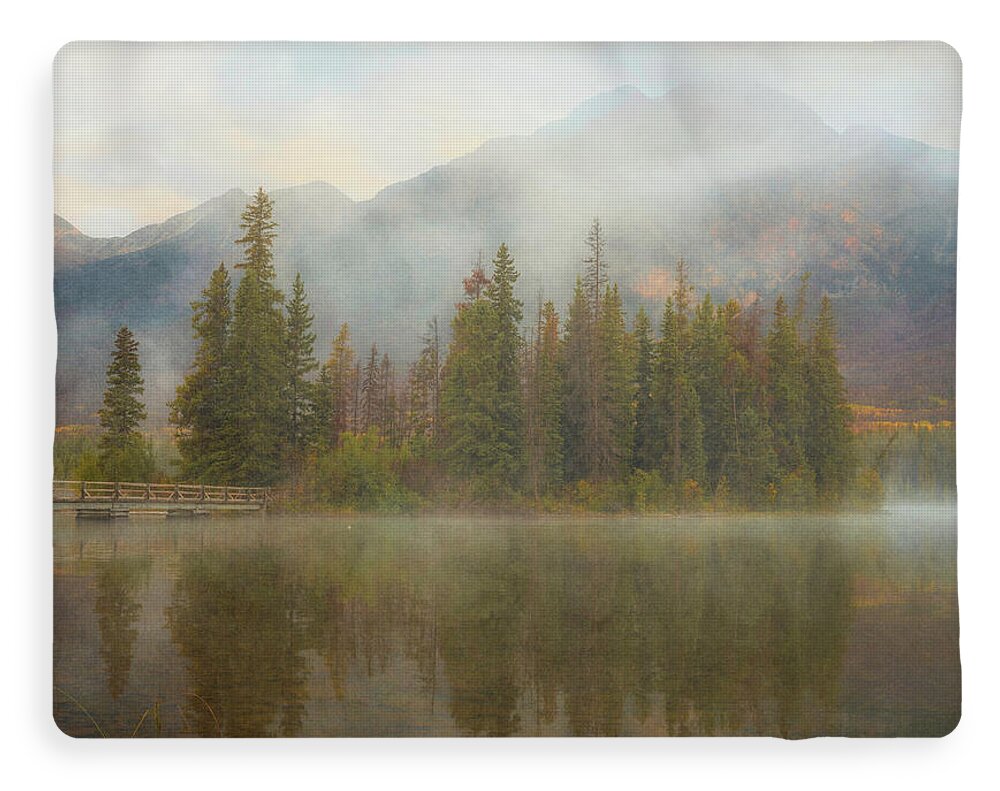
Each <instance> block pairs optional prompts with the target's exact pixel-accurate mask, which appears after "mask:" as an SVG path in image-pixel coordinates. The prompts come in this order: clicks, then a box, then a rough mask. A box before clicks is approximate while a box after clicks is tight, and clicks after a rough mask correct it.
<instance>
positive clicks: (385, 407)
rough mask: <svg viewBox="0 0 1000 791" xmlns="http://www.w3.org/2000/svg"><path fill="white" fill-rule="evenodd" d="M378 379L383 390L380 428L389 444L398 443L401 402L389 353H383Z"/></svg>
mask: <svg viewBox="0 0 1000 791" xmlns="http://www.w3.org/2000/svg"><path fill="white" fill-rule="evenodd" d="M378 381H379V388H380V390H381V393H380V395H379V417H378V424H379V430H380V431H381V433H382V436H383V437H385V438H386V439H387V440H388V441H389V444H391V445H398V444H399V441H400V436H399V427H400V423H399V415H398V414H397V412H398V408H399V404H398V399H397V397H396V374H395V369H394V368H393V366H392V360H390V359H389V355H388V353H386V354H383V355H382V363H381V365H380V366H379V378H378Z"/></svg>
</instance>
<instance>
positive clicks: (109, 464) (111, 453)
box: [98, 327, 153, 481]
mask: <svg viewBox="0 0 1000 791" xmlns="http://www.w3.org/2000/svg"><path fill="white" fill-rule="evenodd" d="M143 391H144V384H143V380H142V365H141V364H140V362H139V342H138V341H137V340H136V339H135V336H134V335H133V334H132V332H131V330H129V328H128V327H121V328H120V329H119V330H118V332H117V333H116V335H115V348H114V352H113V353H112V355H111V364H110V365H109V366H108V372H107V388H106V389H105V391H104V406H103V407H102V408H101V409H100V410H99V411H98V417H99V419H100V425H101V428H102V430H103V431H102V433H101V437H100V439H99V440H98V447H99V450H100V454H99V463H100V467H101V471H102V473H103V474H104V475H105V476H106V477H108V478H110V479H112V480H115V481H120V480H139V481H142V480H148V478H149V476H150V475H151V474H152V472H153V469H152V467H153V465H152V458H151V454H150V452H149V449H148V446H147V445H146V443H145V441H144V440H143V437H142V434H141V433H140V432H139V425H140V424H141V423H142V421H143V420H145V419H146V407H145V405H144V404H143V403H142V401H140V400H139V397H140V396H141V395H142V394H143Z"/></svg>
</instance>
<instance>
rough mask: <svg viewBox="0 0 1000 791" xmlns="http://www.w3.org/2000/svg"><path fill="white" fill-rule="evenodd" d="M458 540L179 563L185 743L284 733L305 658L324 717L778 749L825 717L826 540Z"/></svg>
mask: <svg viewBox="0 0 1000 791" xmlns="http://www.w3.org/2000/svg"><path fill="white" fill-rule="evenodd" d="M452 530H455V529H454V528H452ZM457 531H458V532H449V531H448V530H444V531H442V532H430V533H426V534H423V535H422V536H405V537H404V536H400V535H399V534H394V537H393V539H392V540H384V537H380V536H379V533H378V532H377V531H376V529H373V531H372V532H370V533H368V534H362V532H361V531H357V532H356V533H355V534H344V533H341V534H336V535H333V534H330V535H325V536H323V537H321V538H319V537H316V538H313V539H312V540H313V543H312V544H310V545H309V552H304V553H289V552H287V551H285V550H282V549H277V548H273V547H270V548H269V547H267V546H266V545H265V546H257V547H253V548H246V547H237V548H232V549H221V548H213V547H211V546H208V547H205V548H203V549H201V551H199V552H197V553H192V554H189V555H185V556H183V557H182V560H181V562H180V566H179V576H178V578H177V580H176V585H175V594H174V601H173V605H172V606H171V607H170V608H169V612H168V623H169V627H170V630H171V634H172V637H173V640H174V642H175V644H176V645H177V646H178V648H179V650H180V652H181V654H182V655H183V656H184V658H185V660H186V662H187V668H188V678H189V684H190V689H189V690H188V693H189V694H188V695H187V697H186V700H185V702H184V712H185V720H186V722H187V723H188V728H189V730H190V732H192V733H196V734H200V735H215V734H220V733H221V734H223V735H230V736H256V735H296V734H299V733H301V732H302V731H303V728H304V719H305V711H306V703H307V685H306V666H307V660H306V656H307V655H308V654H309V653H310V652H314V653H315V655H316V656H317V658H318V659H320V660H321V661H322V666H324V667H325V670H326V672H325V674H324V683H326V684H327V685H328V686H327V687H326V689H327V690H328V692H324V693H323V694H324V695H325V696H326V699H327V704H325V705H328V706H332V707H333V709H329V711H334V712H337V711H347V709H346V708H340V707H348V706H354V707H357V706H358V705H361V706H366V705H369V702H370V701H374V700H375V699H376V697H378V696H384V695H385V694H386V690H387V689H388V687H387V684H389V685H390V686H391V687H392V688H393V689H394V690H395V689H399V688H402V690H403V691H402V693H399V692H394V693H393V694H403V695H404V698H403V699H402V700H403V701H404V702H403V703H399V702H398V700H397V699H395V698H394V701H397V702H396V703H394V705H405V706H408V707H409V708H408V710H409V711H410V712H411V713H412V714H408V715H407V716H413V717H415V718H416V722H417V723H420V722H421V721H422V719H423V718H425V717H426V718H428V719H427V722H428V723H431V722H433V721H434V720H433V717H434V712H435V707H436V704H437V703H438V702H439V701H440V703H441V704H442V705H443V706H445V707H446V709H447V712H448V714H449V715H450V717H451V720H452V723H453V724H454V727H455V728H456V729H457V731H458V732H459V733H463V734H467V735H481V736H508V735H514V734H535V733H539V734H540V733H568V734H574V735H593V736H598V735H600V736H612V735H623V734H635V733H657V734H713V733H719V734H741V733H742V734H775V735H783V736H793V737H794V736H803V735H809V734H812V733H818V732H822V729H823V728H824V727H827V726H828V725H829V722H828V716H827V715H828V714H829V716H832V714H830V713H832V712H836V711H837V710H838V706H839V698H840V687H839V685H840V676H841V668H842V666H843V661H844V654H845V651H846V645H847V636H848V632H849V629H850V626H851V619H852V610H851V590H852V587H851V585H852V583H851V580H852V576H853V574H854V571H853V567H852V564H853V563H854V560H853V559H852V558H853V556H852V555H850V554H849V553H847V552H845V550H844V547H843V545H842V543H841V542H840V541H839V540H838V539H837V538H836V536H835V535H833V534H831V533H827V532H823V531H815V532H812V533H809V532H805V533H802V534H790V533H782V532H776V531H767V532H762V533H760V534H750V533H747V532H746V531H738V530H732V531H729V530H725V529H719V530H714V531H711V532H708V533H698V532H697V531H695V530H690V529H684V530H677V531H666V530H663V531H660V530H657V531H647V532H644V533H641V532H637V531H627V530H623V531H619V532H617V533H616V532H613V531H598V530H593V529H587V528H573V527H565V526H563V527H555V528H535V529H530V530H528V529H525V530H520V529H517V528H513V527H511V528H509V529H505V530H503V531H491V532H482V531H473V530H471V529H465V528H458V529H457ZM276 543H280V542H276ZM119 612H120V613H121V615H120V616H119V621H121V620H122V619H123V618H125V616H126V615H128V617H134V614H132V615H129V613H133V611H132V610H130V609H129V607H128V606H127V605H122V606H121V609H120V610H119ZM111 623H112V621H111V620H109V621H108V624H111ZM103 628H104V627H103V626H102V629H103ZM109 628H110V627H109ZM120 628H125V627H120ZM132 639H133V640H134V637H133V638H132ZM118 643H119V644H120V643H121V641H118ZM112 666H114V667H117V666H118V665H113V664H112V663H111V662H110V661H109V667H112ZM126 670H127V665H126ZM318 689H322V688H321V687H320V688H318ZM356 710H357V709H356V708H355V711H356ZM332 716H335V717H337V716H339V715H336V714H334V715H332ZM371 716H372V717H373V718H376V717H381V718H388V717H391V716H392V715H391V712H388V711H386V710H378V711H377V712H376V711H375V710H373V711H372V713H371ZM326 727H327V730H328V731H329V729H330V728H332V727H333V725H332V724H331V725H328V726H326ZM338 727H340V726H338ZM418 727H419V725H418Z"/></svg>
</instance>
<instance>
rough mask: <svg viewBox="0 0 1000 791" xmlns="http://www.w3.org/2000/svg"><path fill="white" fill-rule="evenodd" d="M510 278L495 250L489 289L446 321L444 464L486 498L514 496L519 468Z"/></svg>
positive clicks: (517, 311)
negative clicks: (449, 328) (449, 323)
mask: <svg viewBox="0 0 1000 791" xmlns="http://www.w3.org/2000/svg"><path fill="white" fill-rule="evenodd" d="M517 278H518V272H517V270H516V269H515V268H514V260H513V258H511V256H510V253H509V251H508V250H507V246H506V245H505V244H502V245H500V248H499V250H498V251H497V254H496V257H495V258H494V260H493V278H492V280H491V282H490V284H489V286H487V288H486V289H485V291H483V292H482V294H481V295H480V296H479V297H476V296H474V295H470V296H471V301H470V302H467V303H465V304H464V305H463V306H462V308H461V309H460V310H459V311H458V312H457V314H456V315H455V318H454V319H453V320H452V341H451V344H450V346H449V347H448V357H447V359H446V361H445V365H444V370H443V373H442V385H441V423H442V438H441V440H442V452H443V457H444V459H445V460H446V462H447V463H448V465H449V467H450V468H451V470H452V472H454V473H455V474H456V475H459V476H461V477H465V478H471V479H472V480H473V481H474V483H475V485H476V487H477V489H478V490H479V493H480V494H481V495H483V496H485V497H495V496H497V495H498V494H500V493H502V492H505V491H510V490H511V489H514V488H516V487H517V486H518V484H519V482H520V477H521V473H522V469H523V463H524V448H523V440H524V436H523V420H524V405H523V402H522V393H521V374H520V370H519V360H520V356H521V355H520V346H521V336H520V333H519V330H518V325H519V323H520V321H521V318H522V304H521V302H520V300H518V299H517V298H516V297H515V295H514V284H515V282H516V281H517Z"/></svg>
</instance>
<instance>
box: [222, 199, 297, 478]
mask: <svg viewBox="0 0 1000 791" xmlns="http://www.w3.org/2000/svg"><path fill="white" fill-rule="evenodd" d="M272 213H273V206H272V203H271V199H270V198H269V197H268V196H267V193H265V192H264V190H263V189H259V190H258V191H257V194H256V195H255V196H254V198H253V200H252V201H251V202H250V203H249V204H248V205H247V208H246V210H245V211H244V212H243V215H242V218H241V222H240V227H241V228H242V229H243V232H244V234H243V236H242V238H240V239H239V240H238V241H237V243H238V244H241V245H243V246H244V259H243V261H242V263H240V264H238V265H237V267H238V268H239V269H242V270H243V278H242V280H241V281H240V284H239V286H238V287H237V289H236V297H235V299H234V301H233V323H232V332H231V333H230V337H229V342H228V344H227V349H226V351H227V354H226V357H227V368H228V369H229V372H230V376H229V377H228V378H229V380H230V393H229V399H227V400H228V401H229V402H230V405H231V406H230V409H229V410H228V418H229V419H228V421H227V426H228V429H227V431H226V439H225V442H226V444H227V451H228V452H227V457H228V459H229V463H230V464H229V466H230V469H229V470H228V474H226V475H225V480H224V482H226V483H235V484H248V485H268V484H271V483H275V482H276V481H278V480H279V479H280V478H281V476H282V473H283V465H282V461H283V459H282V455H283V454H282V451H283V448H284V444H285V442H284V440H285V438H286V436H287V425H288V420H287V417H288V412H287V408H286V407H287V401H286V398H285V394H286V384H287V378H288V377H287V371H288V368H287V364H286V362H285V354H286V350H287V346H286V342H285V320H284V313H283V311H282V303H283V301H284V299H283V296H282V294H281V292H280V291H279V290H278V289H277V288H276V287H275V285H274V266H273V263H272V258H273V254H272V249H271V248H272V245H273V243H274V239H275V236H276V234H275V230H274V229H275V228H276V227H277V224H276V223H275V222H274V221H273V220H272Z"/></svg>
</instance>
